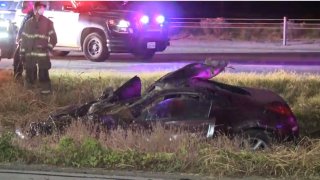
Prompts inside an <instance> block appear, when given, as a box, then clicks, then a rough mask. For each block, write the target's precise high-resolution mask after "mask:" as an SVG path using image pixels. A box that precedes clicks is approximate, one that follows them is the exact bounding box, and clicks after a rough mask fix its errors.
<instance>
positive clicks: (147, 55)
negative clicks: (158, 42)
mask: <svg viewBox="0 0 320 180" xmlns="http://www.w3.org/2000/svg"><path fill="white" fill-rule="evenodd" d="M154 54H155V51H145V52H141V51H139V52H134V53H133V55H134V56H135V57H136V58H137V59H142V60H151V59H152V58H153V56H154Z"/></svg>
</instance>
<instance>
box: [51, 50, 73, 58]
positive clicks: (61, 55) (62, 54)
mask: <svg viewBox="0 0 320 180" xmlns="http://www.w3.org/2000/svg"><path fill="white" fill-rule="evenodd" d="M69 53H70V51H55V50H53V51H52V52H51V54H52V55H53V56H60V57H64V56H67V55H68V54H69Z"/></svg>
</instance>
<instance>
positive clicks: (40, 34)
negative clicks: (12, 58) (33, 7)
mask: <svg viewBox="0 0 320 180" xmlns="http://www.w3.org/2000/svg"><path fill="white" fill-rule="evenodd" d="M56 44H57V35H56V33H55V30H54V27H53V22H52V21H51V20H49V19H48V18H46V17H44V16H42V15H41V16H40V17H39V18H38V20H37V18H36V17H35V16H33V17H32V18H30V19H29V20H28V21H27V22H26V24H25V26H24V29H23V31H22V34H21V49H20V52H21V53H25V55H26V56H36V57H39V56H40V57H43V55H44V54H46V55H48V53H46V52H47V51H48V50H51V49H53V47H54V46H55V45H56ZM39 51H40V52H41V51H42V52H43V53H42V52H41V53H39ZM39 54H41V55H39Z"/></svg>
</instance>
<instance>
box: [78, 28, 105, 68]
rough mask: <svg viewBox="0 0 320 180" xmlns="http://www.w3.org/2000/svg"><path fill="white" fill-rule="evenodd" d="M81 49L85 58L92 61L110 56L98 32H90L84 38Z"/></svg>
mask: <svg viewBox="0 0 320 180" xmlns="http://www.w3.org/2000/svg"><path fill="white" fill-rule="evenodd" d="M83 51H84V55H85V56H86V58H88V59H89V60H91V61H94V62H102V61H105V60H106V59H108V58H109V56H110V53H109V51H108V48H107V45H106V40H105V38H104V37H102V36H101V35H100V34H98V33H91V34H89V35H88V36H87V37H86V38H85V40H84V43H83Z"/></svg>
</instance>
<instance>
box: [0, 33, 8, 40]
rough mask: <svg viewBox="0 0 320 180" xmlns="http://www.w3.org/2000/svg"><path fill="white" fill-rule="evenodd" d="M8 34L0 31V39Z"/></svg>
mask: <svg viewBox="0 0 320 180" xmlns="http://www.w3.org/2000/svg"><path fill="white" fill-rule="evenodd" d="M8 37H9V34H8V33H7V32H0V39H2V38H8Z"/></svg>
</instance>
